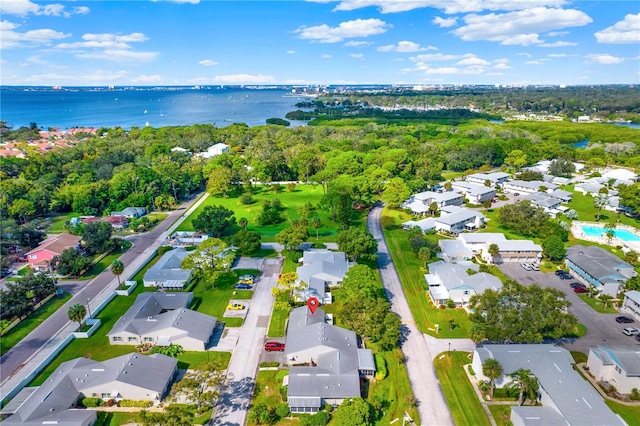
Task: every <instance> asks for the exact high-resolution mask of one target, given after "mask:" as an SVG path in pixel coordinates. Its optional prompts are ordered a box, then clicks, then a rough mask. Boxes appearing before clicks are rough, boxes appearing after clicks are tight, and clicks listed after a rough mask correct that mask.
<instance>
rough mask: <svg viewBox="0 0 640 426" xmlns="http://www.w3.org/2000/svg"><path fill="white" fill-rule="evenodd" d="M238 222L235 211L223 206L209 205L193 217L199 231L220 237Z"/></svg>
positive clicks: (195, 226) (194, 225)
mask: <svg viewBox="0 0 640 426" xmlns="http://www.w3.org/2000/svg"><path fill="white" fill-rule="evenodd" d="M235 224H236V217H235V216H234V215H233V211H231V210H229V209H227V208H225V207H223V206H207V207H205V208H204V209H202V212H201V213H200V214H199V215H198V217H196V218H195V219H193V227H194V228H195V229H196V230H197V231H203V232H207V233H209V234H211V235H213V236H214V237H219V236H221V235H222V234H224V233H225V231H227V230H228V229H229V228H231V227H232V226H233V225H235Z"/></svg>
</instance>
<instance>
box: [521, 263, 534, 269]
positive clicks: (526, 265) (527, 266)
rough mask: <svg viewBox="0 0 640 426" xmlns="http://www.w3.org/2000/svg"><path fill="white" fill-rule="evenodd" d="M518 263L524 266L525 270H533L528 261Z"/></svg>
mask: <svg viewBox="0 0 640 426" xmlns="http://www.w3.org/2000/svg"><path fill="white" fill-rule="evenodd" d="M520 265H521V266H522V267H523V268H524V270H525V271H533V268H532V267H531V265H529V264H528V263H521V264H520Z"/></svg>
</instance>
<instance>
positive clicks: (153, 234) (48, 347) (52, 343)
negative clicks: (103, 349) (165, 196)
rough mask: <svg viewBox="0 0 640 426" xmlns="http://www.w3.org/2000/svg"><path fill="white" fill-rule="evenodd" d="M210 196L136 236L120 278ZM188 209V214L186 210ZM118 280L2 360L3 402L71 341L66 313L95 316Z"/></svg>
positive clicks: (104, 280)
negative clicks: (85, 308)
mask: <svg viewBox="0 0 640 426" xmlns="http://www.w3.org/2000/svg"><path fill="white" fill-rule="evenodd" d="M207 196H208V195H207V194H206V193H205V194H204V196H202V197H200V198H196V197H194V198H192V199H191V200H189V201H187V202H185V203H184V204H183V205H182V206H181V207H180V208H179V209H178V210H175V211H173V212H171V213H170V214H169V216H168V217H167V218H166V219H165V220H164V221H162V222H161V223H159V224H158V225H157V226H156V227H155V228H154V229H153V230H151V231H150V232H148V233H146V234H143V235H140V236H137V237H136V241H135V243H134V246H133V247H131V248H130V249H129V250H127V251H126V252H125V253H124V254H123V255H122V256H121V257H120V260H122V262H123V263H124V264H125V266H126V267H125V270H124V272H123V273H122V275H121V279H123V280H124V277H130V276H133V275H134V274H135V273H136V272H137V271H138V270H140V268H142V267H143V266H144V264H145V263H146V261H147V259H148V258H149V257H151V256H152V255H153V253H154V252H155V251H156V250H157V249H158V248H159V247H160V246H161V245H162V243H163V242H164V241H165V239H166V238H167V237H168V236H169V235H170V234H171V233H173V232H174V231H175V229H176V228H177V227H178V226H179V225H180V224H181V223H182V222H183V221H184V219H186V217H187V216H189V214H190V213H191V212H192V211H193V210H195V209H196V208H197V207H198V206H199V205H200V204H201V203H202V202H203V201H204V200H205V199H206V198H207ZM187 208H189V210H187V211H186V212H185V209H187ZM116 287H118V280H117V278H116V276H115V275H113V274H112V273H111V271H110V270H109V269H107V270H105V271H104V272H102V273H101V274H100V275H98V276H97V277H96V278H94V279H93V280H91V281H90V282H89V283H88V284H87V285H86V286H85V287H84V288H83V289H82V290H80V291H79V292H78V293H77V294H76V295H74V296H73V297H72V298H71V300H69V301H68V302H67V303H66V304H65V305H64V306H62V307H61V308H60V309H58V310H57V311H56V312H54V313H53V314H52V315H51V316H50V317H49V318H47V319H46V320H45V321H44V322H43V323H42V324H40V325H39V326H38V327H37V328H36V329H35V330H33V331H32V332H31V333H30V334H29V335H28V336H27V337H25V338H24V339H22V340H21V341H20V342H19V343H18V344H17V345H16V346H14V347H13V348H11V350H9V351H8V352H7V353H6V354H4V355H3V356H2V358H1V359H0V366H1V367H2V368H1V369H0V377H1V379H2V384H1V385H0V400H2V401H4V400H5V399H6V398H8V397H9V398H10V397H12V396H14V395H15V394H16V393H17V392H19V391H20V389H22V387H23V386H24V385H25V382H28V381H30V380H31V379H33V378H34V377H35V376H36V375H37V374H38V373H39V371H40V369H42V368H44V367H45V366H46V364H45V365H43V363H45V361H46V360H47V359H48V358H50V357H51V356H53V354H54V353H55V350H56V349H57V348H58V347H59V346H60V345H61V344H63V343H64V342H65V341H66V340H67V339H69V338H70V337H69V336H70V335H71V333H73V332H74V331H75V330H76V328H77V326H76V323H72V322H71V321H69V318H68V316H67V311H68V310H69V307H70V306H71V305H74V304H76V303H79V304H82V305H87V306H88V310H89V311H90V312H91V313H92V314H93V313H94V312H95V309H96V308H97V307H98V306H100V305H101V304H102V303H103V302H104V301H105V300H106V299H107V298H108V297H109V296H110V295H111V293H113V291H114V290H115V288H116Z"/></svg>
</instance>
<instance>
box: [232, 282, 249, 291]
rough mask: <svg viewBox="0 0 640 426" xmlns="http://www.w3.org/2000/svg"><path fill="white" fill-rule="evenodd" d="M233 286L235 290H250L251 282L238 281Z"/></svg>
mask: <svg viewBox="0 0 640 426" xmlns="http://www.w3.org/2000/svg"><path fill="white" fill-rule="evenodd" d="M233 288H235V289H236V290H251V289H252V288H253V287H252V286H251V284H242V283H238V284H236V285H235V286H233Z"/></svg>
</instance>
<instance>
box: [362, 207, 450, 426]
mask: <svg viewBox="0 0 640 426" xmlns="http://www.w3.org/2000/svg"><path fill="white" fill-rule="evenodd" d="M381 213H382V207H378V206H376V207H374V208H373V209H372V210H371V212H370V213H369V216H368V217H367V228H368V229H369V232H371V233H372V234H373V236H374V237H375V239H376V240H377V241H378V267H379V269H380V276H381V277H382V283H383V285H384V288H385V291H386V293H387V298H388V299H389V302H391V310H392V311H394V312H396V313H397V314H398V315H400V319H401V320H402V327H403V339H404V340H403V342H402V345H401V347H402V351H403V352H404V354H405V357H406V366H407V372H408V373H409V381H410V382H411V388H412V389H413V393H414V396H415V398H416V400H417V402H418V413H419V414H420V422H421V423H422V424H424V425H437V426H443V425H454V422H453V418H452V417H451V413H450V412H449V406H448V405H447V402H446V400H445V398H444V394H443V393H442V389H441V388H440V383H439V381H438V377H437V375H436V371H435V368H434V366H433V363H432V362H431V360H433V358H434V356H435V355H437V354H438V353H439V352H435V351H434V352H435V353H433V352H432V351H431V349H430V348H429V346H428V344H427V339H425V337H424V335H423V334H422V333H420V331H419V330H418V327H416V324H415V321H414V319H413V314H412V313H411V310H410V309H409V304H408V303H407V298H406V297H405V295H404V291H403V290H402V285H401V284H400V279H399V278H398V273H397V271H396V269H395V266H394V265H393V262H392V261H391V256H390V255H389V249H388V247H387V243H386V242H385V240H384V236H383V234H382V228H381V226H380V215H381ZM427 360H428V361H427Z"/></svg>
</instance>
